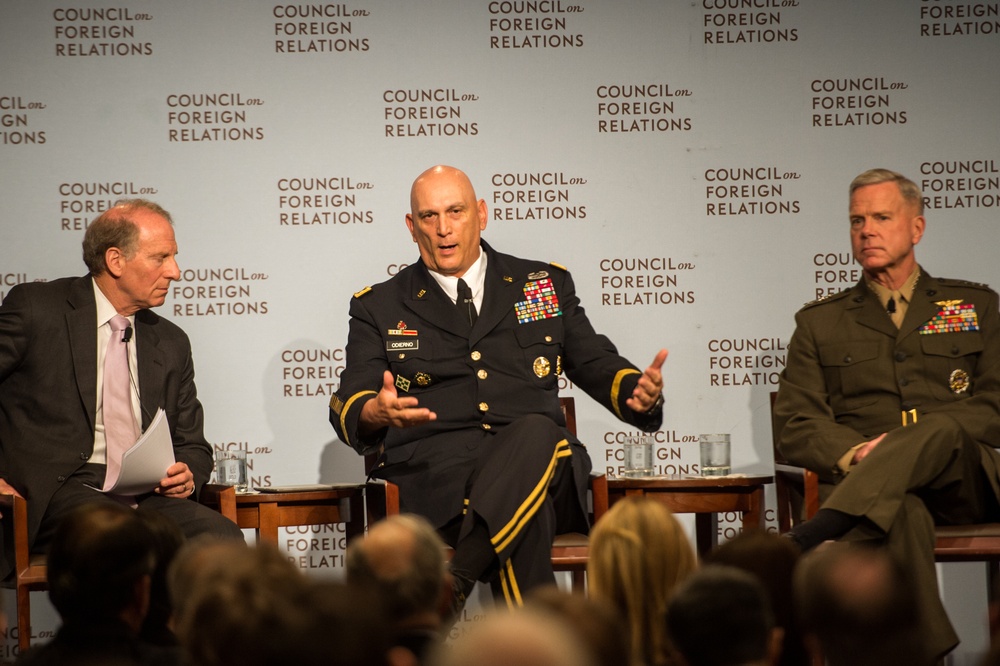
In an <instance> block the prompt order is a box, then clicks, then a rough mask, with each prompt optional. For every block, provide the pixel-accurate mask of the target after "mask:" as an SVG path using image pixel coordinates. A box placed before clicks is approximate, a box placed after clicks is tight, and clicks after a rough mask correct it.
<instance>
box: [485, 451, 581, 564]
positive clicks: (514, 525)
mask: <svg viewBox="0 0 1000 666" xmlns="http://www.w3.org/2000/svg"><path fill="white" fill-rule="evenodd" d="M572 454H573V451H572V450H571V449H570V447H569V441H567V440H565V439H564V440H562V441H560V442H559V443H558V444H556V448H555V450H554V451H553V452H552V459H551V460H550V461H549V466H548V467H547V468H546V469H545V473H544V474H542V478H541V479H540V480H539V481H538V485H536V486H535V488H534V490H532V491H531V493H530V494H529V495H528V497H527V499H525V500H524V502H522V503H521V506H520V507H518V509H517V511H515V512H514V516H513V517H512V518H511V519H510V521H509V522H508V523H507V524H506V525H504V527H503V529H501V530H500V531H499V532H497V533H496V534H495V535H494V536H493V538H492V539H490V542H491V543H492V544H493V550H495V551H496V552H497V553H499V552H500V551H502V550H503V549H504V548H506V547H507V546H509V545H510V542H511V541H513V540H514V539H515V538H517V535H518V534H520V533H521V530H522V529H523V528H524V526H525V525H526V524H527V523H528V521H530V520H531V518H532V517H533V516H534V515H535V513H537V512H538V508H539V507H540V506H542V503H543V502H545V495H546V493H547V492H548V488H549V481H551V480H552V475H553V474H555V471H556V464H557V463H558V462H559V458H565V457H567V456H570V455H572Z"/></svg>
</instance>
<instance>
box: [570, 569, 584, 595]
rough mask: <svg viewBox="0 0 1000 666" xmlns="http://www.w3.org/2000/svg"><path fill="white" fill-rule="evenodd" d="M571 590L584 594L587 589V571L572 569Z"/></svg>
mask: <svg viewBox="0 0 1000 666" xmlns="http://www.w3.org/2000/svg"><path fill="white" fill-rule="evenodd" d="M572 587H573V591H574V592H576V593H578V594H584V593H585V592H586V591H587V572H586V571H574V572H573V583H572Z"/></svg>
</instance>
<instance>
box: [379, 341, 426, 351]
mask: <svg viewBox="0 0 1000 666" xmlns="http://www.w3.org/2000/svg"><path fill="white" fill-rule="evenodd" d="M414 349H420V341H419V340H388V341H386V343H385V350H386V351H413V350H414Z"/></svg>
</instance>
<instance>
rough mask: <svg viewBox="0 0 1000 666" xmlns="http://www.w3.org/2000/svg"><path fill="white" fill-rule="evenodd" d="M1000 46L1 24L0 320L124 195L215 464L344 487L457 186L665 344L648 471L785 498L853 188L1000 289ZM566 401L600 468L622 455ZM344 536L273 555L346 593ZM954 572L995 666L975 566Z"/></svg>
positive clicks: (596, 413)
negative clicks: (219, 460)
mask: <svg viewBox="0 0 1000 666" xmlns="http://www.w3.org/2000/svg"><path fill="white" fill-rule="evenodd" d="M998 34H1000V7H998V2H997V0H990V1H986V2H974V1H972V0H967V1H963V2H958V1H956V2H951V1H948V0H892V1H889V0H882V1H880V2H869V1H867V0H840V1H838V2H820V1H817V0H696V1H693V2H677V1H670V0H660V1H653V0H645V1H640V0H624V1H619V2H611V1H610V0H600V1H598V0H578V1H577V2H573V1H572V0H476V1H469V0H423V1H421V0H411V1H407V2H399V1H397V2H390V1H388V0H360V1H355V2H348V3H346V4H339V3H328V4H323V3H309V2H300V3H279V2H274V1H273V0H271V1H267V2H265V1H262V0H253V1H245V0H244V1H240V0H213V1H210V2H204V1H199V2H195V1H192V0H171V1H170V2H166V1H165V0H161V1H160V2H154V1H143V0H127V1H126V0H119V1H118V2H101V1H97V0H90V1H79V0H64V1H61V2H53V1H51V0H44V1H39V0H3V2H0V62H2V63H3V66H2V68H0V159H2V162H0V164H2V167H0V168H2V176H3V177H2V178H0V197H2V201H3V203H4V205H3V210H4V212H3V216H4V219H3V222H2V225H0V229H2V232H0V233H2V237H0V298H2V297H3V295H4V294H5V293H6V291H7V290H9V289H10V287H11V286H13V285H15V284H18V283H21V282H26V281H34V280H47V279H52V278H56V277H59V276H63V275H78V274H81V273H82V272H84V268H83V264H82V261H81V260H80V240H81V238H82V235H83V230H84V229H85V227H86V225H87V223H88V221H89V220H91V219H92V218H93V217H94V216H95V215H96V214H97V213H98V212H100V211H101V210H103V209H105V208H106V207H107V206H109V205H110V203H111V202H113V201H114V200H115V199H116V198H118V197H119V196H145V197H148V198H151V199H153V200H155V201H157V202H158V203H160V204H161V205H163V206H164V207H165V208H167V209H168V210H169V211H171V213H172V214H173V216H174V219H175V223H176V233H177V238H178V242H179V245H180V255H179V257H178V259H179V262H180V264H181V268H182V270H183V279H182V281H181V282H179V283H176V285H175V288H174V290H173V291H172V293H171V294H170V297H169V298H168V300H167V303H166V305H164V306H163V307H162V308H161V309H160V312H161V314H163V315H164V316H167V317H169V318H171V319H172V320H173V321H175V322H176V323H178V324H179V325H181V326H182V327H183V328H184V329H185V330H186V331H187V332H188V334H189V335H190V336H191V339H192V343H193V345H194V354H195V364H196V369H197V381H198V387H199V389H200V396H201V399H202V401H203V403H204V405H205V410H206V433H207V436H208V438H209V440H210V441H212V442H213V444H214V445H215V446H216V447H239V448H244V449H246V450H247V451H248V452H249V453H250V457H251V461H252V463H251V464H252V466H253V469H252V482H253V483H254V484H255V485H278V484H290V483H312V482H337V481H360V480H361V479H362V477H363V475H362V463H361V460H360V459H359V458H358V457H357V456H355V455H354V453H353V452H352V451H351V450H350V449H348V448H347V447H345V446H344V445H342V444H341V443H340V442H339V441H337V440H336V438H335V435H334V433H333V430H332V428H331V427H330V426H329V424H328V423H327V420H326V405H327V402H328V399H329V395H330V393H331V392H332V391H333V390H335V389H336V387H337V376H338V374H339V371H340V369H341V366H342V363H343V347H344V344H345V343H346V337H347V305H348V301H349V299H350V297H351V294H353V293H354V292H355V291H358V290H359V289H361V288H362V287H364V286H365V285H368V284H372V283H375V282H379V281H382V280H385V279H388V278H389V277H391V275H392V274H394V272H395V271H396V270H398V269H399V267H401V266H402V265H405V264H407V263H409V262H411V261H413V260H414V259H415V258H416V256H417V252H416V248H415V247H414V246H413V245H412V243H411V241H410V240H409V236H408V233H407V232H406V230H405V228H404V226H403V215H404V214H405V212H406V209H407V207H408V191H409V185H410V183H411V181H412V179H413V178H414V177H415V176H416V175H417V174H418V173H419V172H421V171H422V170H423V169H425V168H426V167H428V166H431V165H432V164H436V163H448V164H452V165H455V166H458V167H460V168H463V169H465V170H466V171H467V172H468V173H469V174H470V176H471V178H472V179H473V182H474V184H475V185H476V187H477V190H478V194H479V195H480V196H481V197H483V198H484V199H486V201H487V202H488V203H489V206H490V214H491V221H490V224H489V227H488V228H487V230H486V232H485V233H484V236H485V237H486V238H487V239H488V240H489V241H490V242H491V243H492V244H493V245H494V246H495V247H497V248H498V249H500V250H502V251H505V252H510V253H513V254H519V255H523V256H529V257H532V258H538V259H543V260H547V261H555V262H557V263H560V264H563V265H565V266H567V267H568V268H569V269H570V270H571V271H572V272H573V274H574V277H575V280H576V283H577V287H578V289H579V292H580V296H581V298H582V299H583V302H584V304H585V306H586V307H587V310H588V313H589V315H590V317H591V319H592V321H593V323H594V324H595V326H596V327H597V328H598V330H601V331H602V332H605V333H607V334H608V335H609V336H610V337H611V338H612V339H613V340H615V342H616V343H617V344H618V346H619V348H620V349H621V350H622V351H623V352H624V353H625V354H626V355H627V356H629V357H630V358H631V359H632V360H633V361H634V362H635V363H636V364H638V365H640V367H642V366H644V365H645V364H646V363H648V361H649V360H650V359H651V358H652V356H653V354H654V353H655V351H656V349H658V348H660V347H661V346H666V347H668V348H669V349H670V352H671V353H670V358H669V359H668V361H667V364H666V366H665V372H666V395H667V405H666V409H665V419H664V426H663V430H662V432H661V433H660V435H659V437H660V439H659V443H658V448H657V453H658V458H659V463H660V469H661V471H665V472H679V473H690V472H695V471H696V470H697V446H696V445H695V444H694V443H693V441H694V440H695V439H696V436H697V434H698V433H700V432H729V433H731V434H732V437H733V442H734V451H733V460H734V467H735V471H737V472H740V471H742V472H761V473H769V472H770V470H771V464H772V458H771V453H770V449H771V444H770V442H771V435H770V425H769V424H770V421H769V416H768V393H769V392H770V391H773V390H774V389H775V382H776V377H777V373H778V372H780V370H781V368H782V367H783V365H784V361H785V345H786V344H787V341H788V338H789V337H790V335H791V332H792V317H793V314H794V312H795V311H796V310H797V309H798V308H799V307H800V306H801V305H802V304H803V303H805V302H807V301H810V300H812V299H814V298H816V297H817V296H818V295H821V294H825V293H827V292H828V291H837V290H840V289H841V288H844V287H846V286H849V285H850V284H852V283H853V282H855V281H856V280H857V278H858V276H859V272H858V266H857V265H856V264H855V263H854V262H853V260H852V259H851V257H850V254H849V249H848V248H849V245H848V226H847V219H846V217H847V216H846V208H847V193H846V192H847V185H848V183H849V182H850V180H851V178H853V176H854V175H856V174H857V173H859V172H860V171H863V170H865V169H867V168H870V167H874V166H884V167H887V168H892V169H895V170H898V171H901V172H903V173H905V174H907V175H909V176H910V177H911V178H913V179H914V180H916V181H917V183H918V185H921V187H922V188H923V189H924V191H925V194H926V196H927V197H928V202H927V203H928V207H927V211H926V215H927V220H928V231H927V234H926V236H925V238H924V241H923V243H922V244H921V246H920V248H919V252H918V255H919V258H920V260H921V262H922V263H923V264H924V265H925V266H926V268H927V270H928V271H929V272H931V273H933V274H935V275H942V276H949V277H962V278H966V279H971V280H976V281H981V282H992V283H993V284H996V283H998V282H1000V268H998V267H997V263H996V262H995V261H994V260H993V257H994V254H995V246H996V242H997V240H1000V234H998V230H997V221H996V220H997V218H996V212H997V207H998V203H1000V169H998V165H1000V123H998V121H997V110H998V107H1000V73H998V70H997V67H996V63H997V62H998V58H1000V42H998ZM564 388H565V393H566V394H567V395H575V396H576V397H577V410H578V414H579V428H580V433H581V437H582V439H583V440H584V441H585V442H587V443H588V445H589V447H590V450H591V455H592V457H593V459H594V463H595V468H598V469H601V468H604V469H607V470H608V471H613V470H614V469H616V468H617V466H618V465H620V464H621V463H620V460H617V459H616V454H617V451H618V446H619V444H620V442H621V441H622V438H623V437H624V435H625V434H627V429H626V428H623V427H622V425H621V424H620V423H618V422H617V421H616V420H615V419H614V418H613V417H612V416H611V415H610V414H608V413H606V412H604V411H603V410H601V409H600V408H599V407H598V406H597V405H596V404H595V403H593V402H592V401H590V400H589V398H587V397H586V396H585V395H584V394H583V393H582V392H578V391H576V390H575V389H574V387H572V386H570V385H566V386H565V387H564ZM769 499H770V498H769ZM771 506H772V507H773V501H772V502H771ZM769 520H771V521H772V523H773V513H772V512H769ZM737 525H738V521H736V520H735V517H732V516H730V517H727V520H725V521H723V524H722V527H721V529H722V531H723V534H722V536H723V537H726V536H728V535H731V534H732V533H733V531H734V530H735V529H737ZM303 532H304V533H303ZM342 536H343V535H342V533H341V532H339V531H338V530H336V529H332V528H331V529H324V530H310V529H306V530H287V531H283V538H282V543H283V547H285V549H286V550H288V551H289V554H290V556H292V557H295V558H297V561H299V563H300V564H301V565H302V566H304V567H306V568H309V569H310V570H313V571H315V573H317V574H323V573H326V572H330V571H332V572H334V573H335V572H336V569H337V568H339V566H340V562H341V556H342V539H341V537H342ZM286 537H287V538H286ZM314 541H315V543H314ZM945 569H946V571H945V576H944V580H945V593H946V597H947V598H948V599H949V607H950V608H951V609H952V611H953V615H955V616H956V622H957V623H959V624H960V625H961V627H960V631H962V632H963V636H965V637H966V639H967V640H966V644H965V645H963V648H962V649H966V646H968V645H971V646H972V647H970V648H968V649H970V650H977V649H980V648H981V646H982V644H983V632H984V631H985V630H984V626H985V606H984V603H985V602H984V601H983V600H984V599H985V594H984V592H983V590H982V588H983V578H982V576H981V574H980V571H979V568H978V567H975V568H973V569H962V568H961V567H958V566H957V565H955V566H952V565H949V567H945ZM956 572H957V573H956ZM966 572H967V573H966ZM952 579H954V580H952ZM36 597H38V595H36ZM37 623H38V621H37V620H36V624H37ZM40 631H42V632H44V631H45V627H44V623H42V627H41V629H40ZM43 635H44V634H43Z"/></svg>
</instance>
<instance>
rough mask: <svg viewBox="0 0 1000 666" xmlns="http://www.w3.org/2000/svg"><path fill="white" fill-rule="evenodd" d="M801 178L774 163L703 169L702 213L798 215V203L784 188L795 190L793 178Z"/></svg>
mask: <svg viewBox="0 0 1000 666" xmlns="http://www.w3.org/2000/svg"><path fill="white" fill-rule="evenodd" d="M800 177H801V176H800V175H799V174H798V173H796V172H794V171H786V170H784V169H779V168H778V167H774V166H766V167H764V166H760V167H718V168H713V169H706V170H705V183H706V184H705V199H706V200H707V201H708V203H706V204H705V212H706V214H707V215H710V216H728V215H777V214H782V213H784V214H791V215H795V214H798V213H799V212H801V204H800V203H799V200H798V199H795V198H792V193H791V192H786V189H792V190H794V187H795V183H794V181H796V180H798V179H799V178H800Z"/></svg>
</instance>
